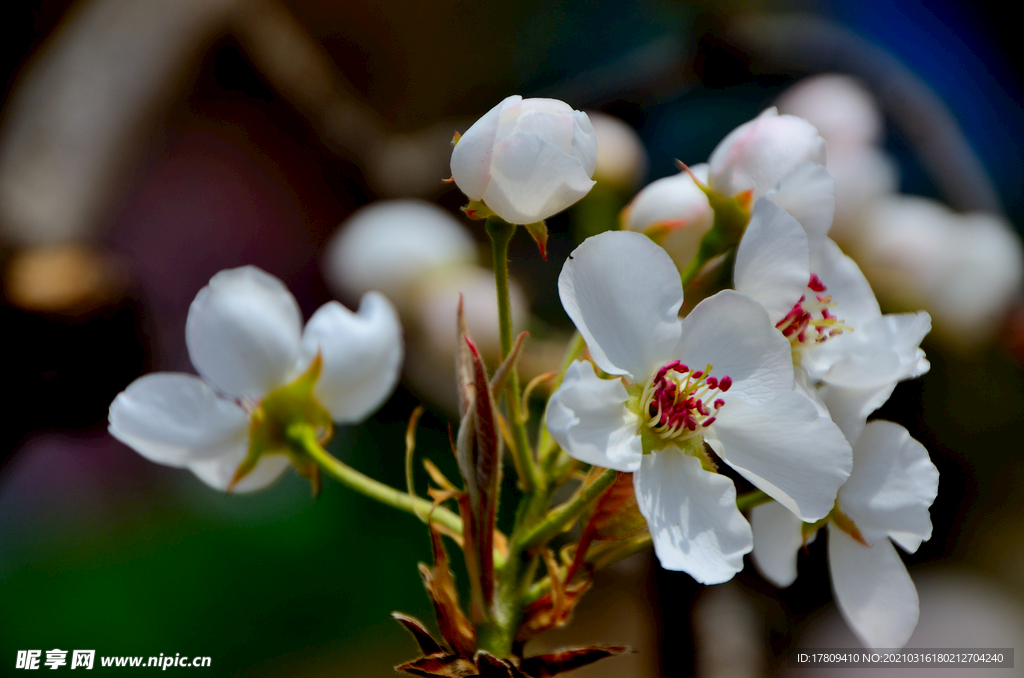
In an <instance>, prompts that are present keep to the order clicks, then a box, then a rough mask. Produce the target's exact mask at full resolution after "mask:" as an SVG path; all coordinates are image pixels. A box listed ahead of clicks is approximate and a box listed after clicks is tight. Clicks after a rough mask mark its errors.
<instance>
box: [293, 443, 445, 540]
mask: <svg viewBox="0 0 1024 678" xmlns="http://www.w3.org/2000/svg"><path fill="white" fill-rule="evenodd" d="M288 438H289V439H290V440H291V442H292V444H294V445H295V446H296V447H298V448H299V449H300V450H302V451H303V452H305V453H306V454H308V455H309V456H310V457H311V458H312V459H313V460H314V461H315V462H316V463H317V464H319V465H320V468H322V469H323V470H324V471H326V472H327V473H328V474H329V475H330V476H331V477H332V478H334V479H336V480H338V481H339V482H340V483H341V484H343V485H345V486H347V487H348V488H350V489H352V490H355V491H356V492H359V493H360V494H362V495H364V496H367V497H369V498H370V499H374V500H376V501H379V502H380V503H382V504H386V505H387V506H390V507H392V508H396V509H398V510H399V511H405V512H406V513H411V514H413V515H417V514H419V515H427V514H430V518H431V520H435V521H437V522H438V523H440V524H441V525H443V526H444V527H445V528H446V529H448V530H450V531H451V532H453V533H455V534H462V519H461V518H459V516H457V515H456V514H455V513H453V512H452V511H449V510H448V509H446V508H445V507H443V506H438V507H437V508H434V505H433V503H432V502H429V501H427V500H426V499H423V498H421V497H413V496H411V495H410V494H408V493H406V492H401V491H399V490H396V489H395V488H393V487H391V486H390V485H385V484H384V483H382V482H380V481H377V480H374V479H373V478H370V477H369V476H366V475H363V474H362V473H360V472H359V471H357V470H355V469H354V468H352V467H351V466H349V465H348V464H345V463H344V462H342V461H340V460H338V459H337V458H335V457H334V456H333V455H331V453H330V452H328V451H327V450H325V449H324V448H323V446H322V445H320V443H319V442H318V441H317V439H316V431H315V430H313V427H311V426H309V425H308V424H294V425H292V426H290V427H288ZM431 509H433V511H431Z"/></svg>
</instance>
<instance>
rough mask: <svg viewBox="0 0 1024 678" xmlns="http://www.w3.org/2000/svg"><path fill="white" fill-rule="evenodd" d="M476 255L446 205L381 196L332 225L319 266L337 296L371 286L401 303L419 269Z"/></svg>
mask: <svg viewBox="0 0 1024 678" xmlns="http://www.w3.org/2000/svg"><path fill="white" fill-rule="evenodd" d="M476 259H477V251H476V244H475V243H474V242H473V238H472V236H470V234H469V233H468V232H467V231H466V228H465V227H464V226H463V225H462V224H461V223H459V220H458V219H456V218H455V217H454V216H452V215H451V214H450V213H449V212H447V211H446V210H444V209H442V208H440V207H438V206H437V205H434V204H433V203H429V202H426V201H423V200H382V201H379V202H375V203H372V204H370V205H367V206H366V207H362V208H360V209H359V210H357V211H356V212H355V213H354V214H353V215H352V216H350V217H349V218H348V219H347V220H345V221H344V222H343V223H342V224H341V226H339V227H338V230H337V231H336V232H335V234H334V235H333V236H332V237H331V239H330V241H329V242H328V243H327V245H326V247H325V248H324V255H323V269H322V270H323V275H324V279H325V280H326V281H327V284H328V286H329V287H330V289H331V291H332V292H333V293H334V294H335V295H336V296H338V297H340V298H342V299H358V298H359V297H361V296H362V295H364V294H366V293H367V292H370V291H371V290H376V291H378V292H381V293H383V294H384V295H385V296H387V297H388V298H389V299H390V300H391V301H393V302H394V303H395V304H397V305H398V306H399V308H403V309H405V308H406V307H407V303H408V300H409V298H410V296H411V295H413V294H414V292H415V287H416V285H417V284H418V282H417V281H418V280H419V279H420V278H421V277H422V276H423V275H424V274H425V273H427V272H429V271H431V270H435V269H438V268H442V267H447V266H453V265H461V264H475V263H476Z"/></svg>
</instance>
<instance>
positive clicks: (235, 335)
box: [185, 266, 302, 398]
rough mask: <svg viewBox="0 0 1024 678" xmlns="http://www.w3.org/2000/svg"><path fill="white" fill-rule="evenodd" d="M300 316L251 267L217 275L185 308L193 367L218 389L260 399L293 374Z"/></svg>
mask: <svg viewBox="0 0 1024 678" xmlns="http://www.w3.org/2000/svg"><path fill="white" fill-rule="evenodd" d="M301 330H302V313H301V311H299V305H298V304H297V303H296V301H295V297H293V296H292V295H291V292H289V291H288V289H287V288H286V287H285V286H284V284H283V283H282V282H281V281H280V280H278V279H277V278H275V277H274V276H272V275H270V274H268V273H266V272H264V271H261V270H260V269H258V268H256V267H255V266H243V267H241V268H233V269H229V270H226V271H221V272H220V273H218V274H217V275H215V276H213V278H211V279H210V284H208V285H207V286H206V287H204V288H203V289H201V290H199V294H197V295H196V298H195V300H194V301H193V302H192V306H191V307H189V310H188V320H187V321H186V323H185V342H186V344H187V345H188V352H189V356H190V357H191V358H192V364H193V365H195V368H196V370H198V371H199V374H201V375H202V376H203V377H204V378H205V379H206V380H207V381H209V382H210V383H211V384H213V386H214V387H215V388H217V390H219V391H221V392H222V393H225V394H227V395H231V396H238V397H244V398H259V397H261V396H263V395H266V394H267V393H268V392H269V391H271V390H272V389H274V388H276V387H278V386H280V385H282V384H283V383H285V382H286V381H287V380H288V378H289V377H291V376H292V371H293V369H294V367H295V362H296V360H297V359H298V357H299V337H300V332H301Z"/></svg>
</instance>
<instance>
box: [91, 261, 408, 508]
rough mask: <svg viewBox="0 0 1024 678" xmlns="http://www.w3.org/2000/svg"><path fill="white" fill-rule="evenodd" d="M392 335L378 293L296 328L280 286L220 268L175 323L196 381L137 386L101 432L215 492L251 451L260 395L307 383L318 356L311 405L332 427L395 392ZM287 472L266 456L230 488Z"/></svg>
mask: <svg viewBox="0 0 1024 678" xmlns="http://www.w3.org/2000/svg"><path fill="white" fill-rule="evenodd" d="M401 334H402V330H401V326H400V325H399V322H398V316H397V314H396V313H395V310H394V308H393V307H392V306H391V304H390V303H389V302H388V300H387V299H386V298H384V297H383V296H382V295H380V294H378V293H376V292H371V293H368V294H367V295H366V296H364V297H363V300H362V303H361V304H360V307H359V312H358V313H352V312H351V311H349V310H348V309H346V308H345V307H344V306H342V305H341V304H339V303H338V302H336V301H332V302H328V303H327V304H324V305H323V306H321V307H320V309H319V310H318V311H317V312H316V313H314V314H313V316H312V317H311V318H310V319H309V322H308V323H306V327H305V330H303V328H302V313H301V311H300V310H299V306H298V304H297V303H296V301H295V298H294V297H293V296H292V295H291V293H290V292H289V291H288V289H287V288H286V287H285V286H284V285H283V284H282V283H281V281H280V280H278V279H277V278H275V277H274V276H272V275H269V274H267V273H265V272H264V271H261V270H260V269H258V268H256V267H254V266H244V267H242V268H235V269H230V270H225V271H221V272H220V273H218V274H217V275H215V276H213V278H211V279H210V283H209V284H208V285H207V286H206V287H204V288H203V289H202V290H200V291H199V294H197V295H196V298H195V300H194V301H193V302H192V306H191V307H190V308H189V313H188V320H187V322H186V325H185V340H186V343H187V345H188V350H189V356H190V357H191V359H192V364H193V365H194V366H195V368H196V370H197V371H198V372H199V374H200V376H199V377H197V376H194V375H191V374H179V373H170V372H157V373H155V374H147V375H145V376H143V377H140V378H139V379H136V380H135V381H134V382H132V383H131V384H130V385H129V386H128V388H127V389H125V390H124V391H123V392H122V393H120V394H118V396H117V397H116V398H115V399H114V402H113V403H112V404H111V405H110V427H109V428H110V433H111V435H112V436H114V437H115V438H116V439H118V440H120V441H121V442H123V443H124V444H126V445H128V446H129V447H131V448H132V449H134V450H135V451H136V452H138V453H139V454H141V455H142V456H144V457H146V458H147V459H149V460H150V461H154V462H156V463H159V464H164V465H167V466H176V467H185V468H188V469H190V470H191V471H192V472H193V473H195V474H196V475H197V476H199V478H200V479H201V480H203V481H204V482H206V483H207V484H208V485H210V486H211V487H214V488H216V489H219V490H225V489H227V488H228V487H229V486H230V484H231V482H232V479H233V478H234V477H235V473H236V471H237V470H238V469H239V466H240V465H241V464H242V463H243V461H245V460H246V459H247V456H248V455H249V453H250V433H251V432H252V431H253V429H254V428H255V423H254V417H261V416H262V410H261V403H262V402H263V400H264V399H266V398H267V397H268V396H269V395H272V394H274V393H275V392H278V390H279V389H281V388H282V387H287V386H288V385H289V384H292V383H293V382H294V381H295V380H296V379H298V378H300V377H304V376H307V375H306V373H307V370H310V368H311V367H313V366H314V360H315V358H316V356H317V355H319V356H320V357H321V360H322V364H321V366H320V370H319V375H318V376H317V375H311V376H317V378H316V381H315V383H314V384H313V387H312V397H313V399H314V401H315V403H314V407H318V408H319V410H323V411H326V414H327V415H329V417H330V419H331V420H333V421H336V422H341V423H351V422H356V421H360V420H362V419H364V418H365V417H367V416H368V415H369V414H370V413H371V412H373V410H375V409H376V408H377V407H378V406H380V404H381V403H382V402H383V401H384V400H385V399H386V398H387V396H388V395H389V394H390V393H391V391H392V389H393V388H394V386H395V382H396V381H397V378H398V369H399V367H400V365H401V361H402V340H401ZM313 423H320V422H313ZM288 464H289V458H288V456H286V455H285V454H283V453H270V454H264V455H262V456H260V457H259V461H258V463H257V464H256V466H255V468H254V469H253V470H251V471H250V472H249V473H248V474H247V475H245V476H244V477H243V478H241V479H240V480H239V482H238V483H237V484H236V485H234V490H236V491H240V492H245V491H251V490H257V489H261V488H263V487H265V486H266V485H268V484H270V483H271V482H273V481H274V480H275V479H276V478H277V477H278V476H279V475H280V474H281V473H282V472H283V471H284V470H285V469H286V468H287V467H288Z"/></svg>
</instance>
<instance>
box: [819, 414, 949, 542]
mask: <svg viewBox="0 0 1024 678" xmlns="http://www.w3.org/2000/svg"><path fill="white" fill-rule="evenodd" d="M938 491H939V472H938V470H937V469H936V468H935V465H934V464H932V462H931V460H930V459H929V458H928V451H927V450H926V449H925V448H924V445H922V444H921V443H919V442H917V441H916V440H914V439H913V438H911V437H910V434H909V433H907V430H906V429H905V428H903V427H902V426H899V425H897V424H893V423H891V422H888V421H872V422H871V423H869V424H868V425H867V426H866V427H865V428H864V431H863V433H861V435H860V438H859V439H858V440H857V443H856V444H855V445H854V448H853V472H852V473H851V474H850V480H849V481H847V483H846V485H844V486H843V488H842V489H841V490H840V491H839V505H840V506H841V507H842V509H843V512H844V513H846V515H848V516H849V517H850V519H851V520H853V522H854V523H856V524H857V527H858V528H860V529H868V530H875V531H882V532H887V533H890V532H897V533H906V534H908V535H914V536H916V537H919V538H920V539H922V540H926V539H928V538H929V537H931V535H932V521H931V517H930V516H929V515H928V507H929V506H931V505H932V502H934V501H935V497H936V495H937V494H938ZM901 541H903V542H905V543H904V544H903V545H913V544H914V540H912V539H904V540H901ZM918 543H919V542H918Z"/></svg>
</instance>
